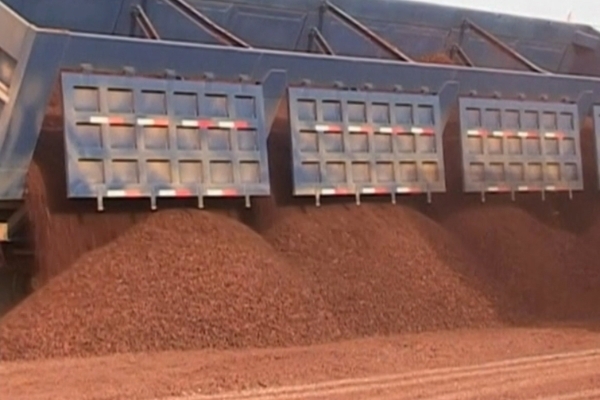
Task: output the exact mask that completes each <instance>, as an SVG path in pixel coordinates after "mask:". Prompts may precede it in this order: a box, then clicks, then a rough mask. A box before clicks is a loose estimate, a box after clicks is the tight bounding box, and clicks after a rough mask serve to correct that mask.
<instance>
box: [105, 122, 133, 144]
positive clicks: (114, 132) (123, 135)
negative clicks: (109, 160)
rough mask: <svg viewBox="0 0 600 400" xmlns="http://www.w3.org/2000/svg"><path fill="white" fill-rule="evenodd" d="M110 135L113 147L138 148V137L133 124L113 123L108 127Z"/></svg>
mask: <svg viewBox="0 0 600 400" xmlns="http://www.w3.org/2000/svg"><path fill="white" fill-rule="evenodd" d="M108 137H109V141H110V147H111V148H112V149H136V148H137V137H136V134H135V127H134V126H132V125H111V126H109V127H108Z"/></svg>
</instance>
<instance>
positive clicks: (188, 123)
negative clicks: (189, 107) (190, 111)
mask: <svg viewBox="0 0 600 400" xmlns="http://www.w3.org/2000/svg"><path fill="white" fill-rule="evenodd" d="M198 125H199V124H198V121H196V120H194V119H184V120H183V121H181V126H185V127H187V128H192V127H198Z"/></svg>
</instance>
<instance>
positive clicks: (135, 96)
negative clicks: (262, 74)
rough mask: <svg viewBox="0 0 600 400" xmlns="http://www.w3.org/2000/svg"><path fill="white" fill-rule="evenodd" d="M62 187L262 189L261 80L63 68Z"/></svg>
mask: <svg viewBox="0 0 600 400" xmlns="http://www.w3.org/2000/svg"><path fill="white" fill-rule="evenodd" d="M62 89H63V100H64V108H65V110H64V111H65V133H64V134H65V149H66V157H67V175H68V182H69V185H68V196H69V197H72V198H99V197H151V198H155V197H199V198H202V197H205V196H241V197H247V198H248V197H249V196H258V195H268V194H269V193H270V184H269V174H268V160H267V147H266V141H267V131H266V128H265V122H264V111H263V109H262V105H263V99H262V87H261V86H258V85H254V84H246V83H235V84H234V83H221V82H203V81H185V80H171V79H158V78H145V77H135V76H114V75H95V74H77V73H63V74H62Z"/></svg>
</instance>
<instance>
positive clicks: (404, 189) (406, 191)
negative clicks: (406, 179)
mask: <svg viewBox="0 0 600 400" xmlns="http://www.w3.org/2000/svg"><path fill="white" fill-rule="evenodd" d="M396 193H410V188H407V187H399V188H396Z"/></svg>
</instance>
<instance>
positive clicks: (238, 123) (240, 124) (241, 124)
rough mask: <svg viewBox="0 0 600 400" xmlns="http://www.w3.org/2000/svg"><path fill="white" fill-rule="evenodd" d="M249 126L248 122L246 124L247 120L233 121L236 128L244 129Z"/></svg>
mask: <svg viewBox="0 0 600 400" xmlns="http://www.w3.org/2000/svg"><path fill="white" fill-rule="evenodd" d="M249 126H250V124H248V122H247V121H236V122H235V128H236V129H245V128H248V127H249Z"/></svg>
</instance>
